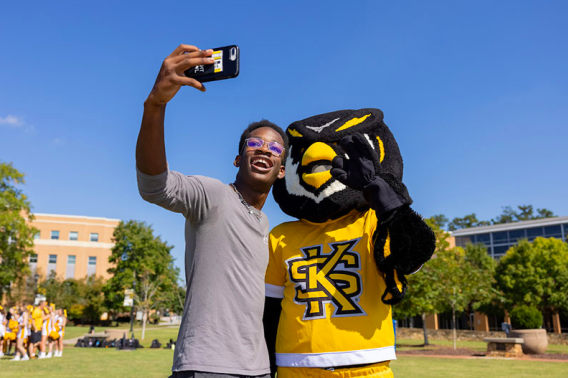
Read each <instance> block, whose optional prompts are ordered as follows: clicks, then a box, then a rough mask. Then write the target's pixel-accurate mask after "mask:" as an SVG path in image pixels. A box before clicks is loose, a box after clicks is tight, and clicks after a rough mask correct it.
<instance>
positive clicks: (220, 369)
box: [138, 171, 270, 375]
mask: <svg viewBox="0 0 568 378" xmlns="http://www.w3.org/2000/svg"><path fill="white" fill-rule="evenodd" d="M138 189H139V191H140V195H141V196H142V198H144V199H145V200H146V201H148V202H151V203H154V204H156V205H158V206H161V207H163V208H165V209H168V210H171V211H174V212H178V213H181V214H183V215H184V216H185V218H186V223H185V241H186V247H185V276H186V281H187V293H186V299H185V305H184V312H183V317H182V322H181V327H180V330H179V335H178V339H177V343H176V350H175V354H174V364H173V367H172V371H187V370H196V371H203V372H214V373H225V374H239V375H261V374H267V373H269V372H270V364H269V361H268V352H267V349H266V342H265V341H264V332H263V327H262V314H263V308H264V274H265V271H266V266H267V264H268V230H269V228H268V220H267V218H266V215H264V214H262V218H261V221H260V222H259V221H258V219H257V218H256V217H255V216H254V215H253V214H250V213H249V212H248V210H247V208H246V207H245V206H244V205H243V204H242V203H241V202H240V200H239V197H238V195H237V194H236V193H235V191H234V190H233V189H232V188H231V187H230V186H229V185H226V184H223V183H222V182H220V181H218V180H215V179H211V178H208V177H203V176H184V175H182V174H180V173H178V172H174V171H166V172H164V173H162V174H160V175H157V176H149V175H145V174H143V173H142V172H140V171H138ZM255 210H256V209H255ZM259 213H261V212H259Z"/></svg>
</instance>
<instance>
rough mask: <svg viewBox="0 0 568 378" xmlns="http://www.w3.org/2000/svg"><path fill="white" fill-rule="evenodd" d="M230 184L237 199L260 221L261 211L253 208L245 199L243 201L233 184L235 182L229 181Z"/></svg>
mask: <svg viewBox="0 0 568 378" xmlns="http://www.w3.org/2000/svg"><path fill="white" fill-rule="evenodd" d="M229 185H230V186H231V188H233V190H234V191H235V193H237V195H238V196H239V200H240V201H241V203H242V204H243V205H244V206H245V207H246V208H247V211H248V212H249V214H252V215H254V217H255V218H256V219H257V220H258V221H259V222H260V220H261V219H262V213H261V214H259V213H257V212H256V211H254V210H253V207H252V206H251V205H249V204H248V202H247V201H245V199H244V198H243V196H242V194H241V192H239V191H238V189H237V187H236V186H235V184H233V183H230V184H229Z"/></svg>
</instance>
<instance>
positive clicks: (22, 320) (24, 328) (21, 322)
mask: <svg viewBox="0 0 568 378" xmlns="http://www.w3.org/2000/svg"><path fill="white" fill-rule="evenodd" d="M28 336H29V335H28V310H27V309H26V308H25V307H21V308H20V316H19V317H18V326H17V331H16V356H15V357H14V359H13V360H12V361H27V360H29V359H30V357H29V356H28V353H27V352H26V348H25V347H24V342H25V341H26V340H27V339H28Z"/></svg>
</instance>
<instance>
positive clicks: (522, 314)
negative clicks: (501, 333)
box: [511, 305, 542, 329]
mask: <svg viewBox="0 0 568 378" xmlns="http://www.w3.org/2000/svg"><path fill="white" fill-rule="evenodd" d="M511 325H512V326H513V328H515V329H535V328H540V327H541V326H542V314H541V313H540V311H539V310H538V309H537V308H536V307H530V306H524V305H523V306H518V307H515V308H514V309H513V311H511Z"/></svg>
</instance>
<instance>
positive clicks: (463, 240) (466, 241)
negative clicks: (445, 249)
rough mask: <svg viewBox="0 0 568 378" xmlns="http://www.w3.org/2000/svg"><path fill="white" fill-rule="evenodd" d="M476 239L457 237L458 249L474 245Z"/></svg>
mask: <svg viewBox="0 0 568 378" xmlns="http://www.w3.org/2000/svg"><path fill="white" fill-rule="evenodd" d="M473 241H474V238H473V236H457V237H456V245H457V246H458V247H465V246H466V245H467V244H469V243H473Z"/></svg>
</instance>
